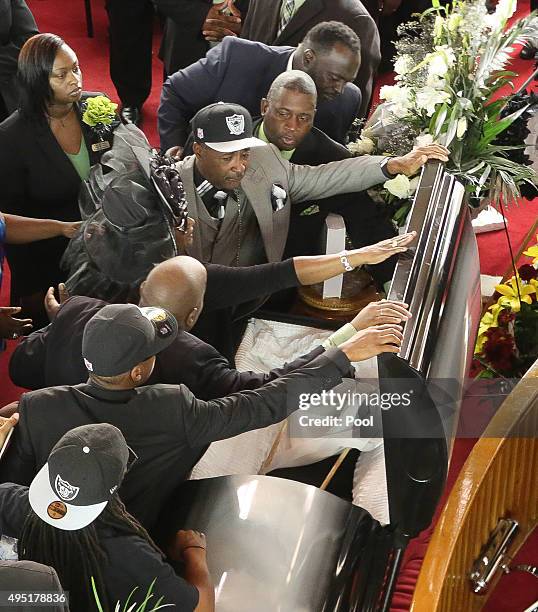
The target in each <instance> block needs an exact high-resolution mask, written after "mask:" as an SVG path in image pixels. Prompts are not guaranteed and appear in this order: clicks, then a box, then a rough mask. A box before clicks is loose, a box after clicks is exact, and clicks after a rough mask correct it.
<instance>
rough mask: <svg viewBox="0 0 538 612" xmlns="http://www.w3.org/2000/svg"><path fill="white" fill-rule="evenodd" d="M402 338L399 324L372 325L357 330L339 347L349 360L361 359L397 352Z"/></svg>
mask: <svg viewBox="0 0 538 612" xmlns="http://www.w3.org/2000/svg"><path fill="white" fill-rule="evenodd" d="M402 340H403V335H402V327H401V326H400V325H374V326H373V327H368V328H367V329H363V330H361V331H359V332H357V333H356V334H355V335H354V336H353V338H351V339H350V340H348V341H347V342H344V343H343V344H341V345H340V347H339V348H340V350H341V351H342V352H343V353H344V354H345V355H346V356H347V358H348V359H349V361H352V362H353V361H363V360H364V359H370V357H375V356H376V355H379V354H381V353H399V352H400V347H401V345H402Z"/></svg>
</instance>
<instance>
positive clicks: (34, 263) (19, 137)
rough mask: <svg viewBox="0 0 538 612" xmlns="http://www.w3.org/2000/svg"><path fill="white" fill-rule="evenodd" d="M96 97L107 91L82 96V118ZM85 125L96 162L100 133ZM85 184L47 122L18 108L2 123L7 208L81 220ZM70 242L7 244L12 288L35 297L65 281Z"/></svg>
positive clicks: (1, 176) (0, 168) (0, 152)
mask: <svg viewBox="0 0 538 612" xmlns="http://www.w3.org/2000/svg"><path fill="white" fill-rule="evenodd" d="M96 95H102V94H99V93H95V92H85V93H84V94H83V96H82V99H81V102H80V103H79V104H78V105H77V110H78V113H79V116H80V115H81V108H80V104H81V103H82V102H83V101H84V100H85V99H86V98H88V97H91V96H96ZM81 125H82V134H83V137H84V140H85V142H86V146H87V148H88V153H89V155H90V163H91V164H94V163H97V161H98V160H99V157H100V155H101V154H102V152H100V153H95V152H94V151H92V144H94V142H95V141H96V140H97V137H96V136H95V135H94V133H93V132H92V130H91V128H89V126H87V125H86V124H85V123H81ZM80 183H81V180H80V176H79V175H78V173H77V171H76V170H75V168H74V166H73V164H72V163H71V162H70V161H69V158H68V157H67V156H66V154H65V153H64V152H63V150H62V148H61V147H60V145H59V144H58V141H57V140H56V138H55V137H54V135H53V133H52V132H51V130H50V128H49V126H48V124H47V122H46V121H41V122H37V121H30V120H28V119H26V118H24V117H22V116H21V115H20V113H19V111H15V112H14V113H13V114H12V115H11V116H9V117H8V118H7V119H6V120H5V121H3V122H2V123H1V124H0V185H1V186H2V201H1V209H2V211H3V212H7V213H11V214H16V215H22V216H24V217H37V218H41V219H47V218H48V219H59V220H60V221H76V220H78V219H80V212H79V208H78V192H79V188H80ZM67 242H68V241H67V239H66V238H50V239H49V240H41V241H39V242H34V243H32V244H27V245H26V244H25V245H7V248H6V251H7V256H8V261H9V265H10V266H11V268H12V279H13V284H12V286H13V287H14V288H15V291H16V294H17V295H19V296H27V295H31V294H33V293H36V292H38V291H41V290H43V289H44V290H46V289H48V287H50V286H51V285H56V284H57V283H58V282H61V281H62V280H64V278H63V275H62V274H61V273H60V269H59V263H60V258H61V256H62V254H63V252H64V250H65V247H66V246H67Z"/></svg>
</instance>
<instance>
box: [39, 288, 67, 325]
mask: <svg viewBox="0 0 538 612" xmlns="http://www.w3.org/2000/svg"><path fill="white" fill-rule="evenodd" d="M58 296H59V298H60V301H59V302H58V300H57V299H56V296H55V295H54V287H49V289H48V291H47V293H46V294H45V299H44V301H43V303H44V305H45V310H46V312H47V317H48V318H49V321H52V319H54V317H55V316H56V313H57V312H58V310H60V306H61V305H62V304H63V303H64V302H65V300H67V298H68V297H69V292H68V291H67V289H66V287H65V285H64V284H63V283H60V284H59V285H58Z"/></svg>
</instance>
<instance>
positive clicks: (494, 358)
mask: <svg viewBox="0 0 538 612" xmlns="http://www.w3.org/2000/svg"><path fill="white" fill-rule="evenodd" d="M486 336H487V340H486V342H485V344H484V355H485V357H486V360H487V361H488V362H489V363H490V364H491V366H492V367H493V368H494V369H495V370H497V372H509V371H510V370H511V369H512V367H513V363H512V362H513V359H514V357H515V354H514V352H515V348H516V347H515V343H514V338H513V337H512V336H511V335H510V334H509V333H507V331H506V330H505V329H503V328H501V327H492V328H490V329H488V331H487V332H486Z"/></svg>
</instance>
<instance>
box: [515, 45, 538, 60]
mask: <svg viewBox="0 0 538 612" xmlns="http://www.w3.org/2000/svg"><path fill="white" fill-rule="evenodd" d="M537 53H538V49H537V48H536V47H533V46H532V45H531V43H530V42H529V41H527V42H526V43H525V44H524V45H523V48H522V49H521V51H520V52H519V57H520V58H521V59H525V60H527V59H534V58H535V57H536V54H537Z"/></svg>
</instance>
